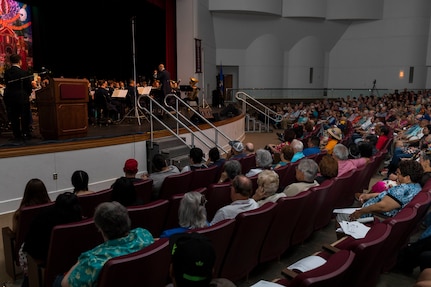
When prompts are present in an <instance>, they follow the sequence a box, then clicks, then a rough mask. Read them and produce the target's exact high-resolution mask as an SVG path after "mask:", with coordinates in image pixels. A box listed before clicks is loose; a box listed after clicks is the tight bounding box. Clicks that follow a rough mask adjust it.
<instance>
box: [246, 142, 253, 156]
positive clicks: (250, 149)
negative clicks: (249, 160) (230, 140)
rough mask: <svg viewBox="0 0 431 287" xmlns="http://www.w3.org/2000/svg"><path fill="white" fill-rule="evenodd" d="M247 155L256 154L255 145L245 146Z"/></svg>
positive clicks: (247, 144)
mask: <svg viewBox="0 0 431 287" xmlns="http://www.w3.org/2000/svg"><path fill="white" fill-rule="evenodd" d="M245 153H246V154H251V153H254V144H253V143H250V142H248V143H246V144H245Z"/></svg>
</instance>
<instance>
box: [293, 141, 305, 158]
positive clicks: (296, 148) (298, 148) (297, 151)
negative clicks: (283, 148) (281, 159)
mask: <svg viewBox="0 0 431 287" xmlns="http://www.w3.org/2000/svg"><path fill="white" fill-rule="evenodd" d="M290 146H291V147H292V148H293V152H294V154H293V157H292V160H291V162H296V161H298V160H300V159H302V158H304V157H305V156H304V153H303V152H302V150H303V149H304V144H303V143H302V141H300V140H297V139H294V140H293V141H292V142H291V143H290Z"/></svg>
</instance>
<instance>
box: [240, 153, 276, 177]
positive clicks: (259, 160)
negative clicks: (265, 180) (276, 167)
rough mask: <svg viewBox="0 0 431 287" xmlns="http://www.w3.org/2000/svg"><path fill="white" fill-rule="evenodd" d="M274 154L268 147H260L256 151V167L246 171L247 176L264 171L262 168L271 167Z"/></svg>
mask: <svg viewBox="0 0 431 287" xmlns="http://www.w3.org/2000/svg"><path fill="white" fill-rule="evenodd" d="M272 161H273V159H272V155H271V153H270V152H269V151H267V150H266V149H263V148H260V149H258V150H257V151H256V168H252V169H250V171H249V172H247V173H246V176H247V177H252V176H254V175H256V174H259V173H260V172H262V170H265V169H270V168H271V166H272Z"/></svg>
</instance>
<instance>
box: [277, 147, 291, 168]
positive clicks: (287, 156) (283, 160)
mask: <svg viewBox="0 0 431 287" xmlns="http://www.w3.org/2000/svg"><path fill="white" fill-rule="evenodd" d="M294 153H295V152H294V151H293V148H292V147H291V146H290V145H285V146H284V147H283V148H282V149H281V152H280V161H279V162H278V163H276V164H274V165H273V168H274V169H276V168H279V167H281V166H285V165H287V164H288V163H290V162H291V161H292V158H293V154H294Z"/></svg>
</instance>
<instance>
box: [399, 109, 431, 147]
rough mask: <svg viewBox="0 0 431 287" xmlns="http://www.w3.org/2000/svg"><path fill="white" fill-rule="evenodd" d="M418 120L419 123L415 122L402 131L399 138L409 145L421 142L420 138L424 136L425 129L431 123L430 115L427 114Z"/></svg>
mask: <svg viewBox="0 0 431 287" xmlns="http://www.w3.org/2000/svg"><path fill="white" fill-rule="evenodd" d="M418 116H419V115H418ZM417 120H418V121H419V123H418V124H414V125H412V126H411V127H410V128H408V129H407V130H406V131H402V132H400V133H399V134H398V136H397V138H398V139H400V140H402V141H403V142H404V143H406V144H408V145H411V144H414V143H417V142H419V140H420V139H421V138H422V137H423V136H424V134H423V129H424V128H425V127H426V126H427V125H429V123H430V120H431V118H430V116H429V115H427V114H425V115H424V116H422V117H419V118H417Z"/></svg>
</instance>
